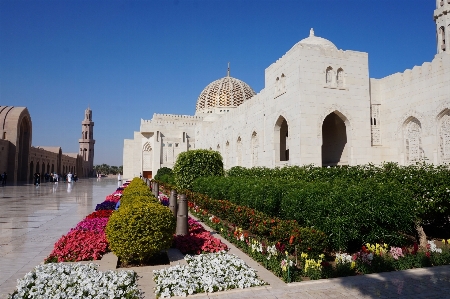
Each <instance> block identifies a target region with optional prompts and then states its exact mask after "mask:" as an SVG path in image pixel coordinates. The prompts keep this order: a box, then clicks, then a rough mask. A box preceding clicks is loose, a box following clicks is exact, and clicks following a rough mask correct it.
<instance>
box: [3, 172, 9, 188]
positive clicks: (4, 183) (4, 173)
mask: <svg viewBox="0 0 450 299" xmlns="http://www.w3.org/2000/svg"><path fill="white" fill-rule="evenodd" d="M7 177H8V175H7V174H6V171H5V172H3V174H2V186H6V178H7Z"/></svg>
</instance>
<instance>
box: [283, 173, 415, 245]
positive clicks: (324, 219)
mask: <svg viewBox="0 0 450 299" xmlns="http://www.w3.org/2000/svg"><path fill="white" fill-rule="evenodd" d="M415 207H416V205H415V203H414V201H413V200H412V192H410V191H407V190H403V189H402V188H400V186H399V184H396V183H386V184H382V183H377V182H376V181H374V180H370V179H369V180H366V181H363V182H359V183H358V184H353V185H348V184H345V182H342V183H338V182H337V181H335V182H333V183H310V184H308V186H305V188H300V189H292V190H290V191H289V192H288V193H287V194H286V196H285V197H284V198H283V201H282V203H281V207H280V214H281V218H283V219H294V220H297V221H298V223H299V224H300V225H303V226H314V227H317V228H318V229H320V230H322V231H324V232H325V233H326V234H327V236H328V241H329V244H330V245H331V248H333V249H334V250H340V249H342V250H346V249H349V247H359V246H361V244H364V243H366V242H369V243H380V242H381V243H387V244H390V245H395V246H400V245H404V244H405V241H406V238H405V237H406V236H405V235H406V234H409V235H411V234H413V235H414V223H415V220H416V211H415Z"/></svg>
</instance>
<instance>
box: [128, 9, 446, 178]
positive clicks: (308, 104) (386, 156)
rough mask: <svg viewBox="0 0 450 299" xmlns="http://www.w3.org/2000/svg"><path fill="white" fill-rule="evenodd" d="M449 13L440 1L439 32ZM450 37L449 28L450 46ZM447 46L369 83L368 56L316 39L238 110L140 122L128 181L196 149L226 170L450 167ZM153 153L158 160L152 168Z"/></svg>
mask: <svg viewBox="0 0 450 299" xmlns="http://www.w3.org/2000/svg"><path fill="white" fill-rule="evenodd" d="M449 9H450V4H448V3H447V2H445V3H444V5H441V2H440V1H437V9H436V10H435V12H434V17H435V21H436V28H437V29H436V30H437V31H436V32H438V31H439V28H440V27H442V26H447V27H448V26H449V24H450V17H449V16H448V14H445V13H444V12H448V10H449ZM447 27H446V28H447ZM449 34H450V27H449V28H448V30H447V29H446V31H445V40H446V42H445V44H446V45H448V44H449V43H450V36H449V37H447V35H449ZM439 43H441V44H439ZM442 44H443V40H442V37H441V39H439V36H437V46H438V51H437V52H438V54H437V55H436V56H435V58H434V59H433V61H432V62H431V63H424V64H423V65H422V66H420V67H418V66H416V67H414V68H413V69H411V70H406V71H404V72H403V73H397V74H393V75H391V76H388V77H385V78H382V79H370V78H369V67H368V54H367V53H364V52H356V51H344V50H338V49H337V48H335V47H334V45H333V44H332V43H331V42H329V41H327V40H325V39H321V38H317V37H315V36H314V34H313V30H311V35H310V37H309V38H307V39H304V40H302V41H300V42H298V43H297V44H295V45H294V46H293V47H292V48H291V49H290V50H289V51H287V52H286V54H284V55H283V56H282V57H281V58H279V59H278V60H277V61H276V62H274V63H273V64H271V65H270V66H269V67H268V68H267V69H266V70H265V87H264V89H263V90H261V91H260V92H259V93H258V94H256V95H255V96H253V97H252V98H251V99H249V100H247V101H245V102H244V103H243V104H242V105H240V106H239V107H236V108H233V109H227V111H226V112H224V110H223V109H222V108H223V107H221V108H220V109H219V108H217V109H215V110H214V109H212V110H211V113H208V114H199V115H196V116H188V115H169V114H154V115H153V118H152V120H141V127H140V131H139V132H135V135H134V139H133V140H125V142H124V176H125V177H129V178H131V177H132V176H136V175H139V173H140V172H142V170H143V168H149V167H151V168H152V169H153V174H156V172H157V170H158V169H159V168H160V167H164V166H166V167H173V164H174V162H175V161H176V158H177V155H178V154H179V153H180V152H182V151H185V150H190V149H195V148H201V149H212V150H217V151H219V152H220V153H221V154H222V157H223V160H224V165H225V168H227V169H229V168H231V167H233V166H244V167H254V166H266V167H276V166H283V165H305V164H314V165H316V166H327V165H358V164H367V163H375V164H380V163H382V162H384V161H393V162H398V163H400V164H401V165H408V164H413V163H416V162H417V161H419V160H427V162H431V163H435V164H442V163H450V96H449V95H450V55H449V53H450V49H445V50H444V47H442V46H441V45H442ZM193 105H194V102H193ZM221 109H222V110H221ZM213 110H214V111H213ZM228 110H229V111H228ZM286 124H287V125H286ZM323 130H324V131H323ZM323 132H324V134H323ZM149 147H151V152H152V155H153V159H152V162H145V163H147V164H145V163H144V164H145V165H143V162H142V156H143V152H144V150H145V148H149ZM147 154H148V153H147Z"/></svg>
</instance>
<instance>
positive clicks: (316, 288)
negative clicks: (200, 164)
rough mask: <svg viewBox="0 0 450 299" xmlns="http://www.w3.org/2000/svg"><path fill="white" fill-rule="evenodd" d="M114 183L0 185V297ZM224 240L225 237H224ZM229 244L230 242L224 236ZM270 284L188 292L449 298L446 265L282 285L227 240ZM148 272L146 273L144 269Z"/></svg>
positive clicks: (227, 296) (146, 284) (144, 280)
mask: <svg viewBox="0 0 450 299" xmlns="http://www.w3.org/2000/svg"><path fill="white" fill-rule="evenodd" d="M116 186H117V181H116V180H115V179H105V178H102V179H100V180H99V181H97V179H89V180H80V181H79V182H77V183H75V184H73V186H68V185H67V184H64V183H58V185H56V186H55V184H50V183H47V184H43V185H41V186H40V187H35V186H33V185H22V186H7V187H0V298H6V296H7V294H8V293H11V292H12V291H13V290H14V287H15V285H16V280H17V279H19V278H22V277H23V276H24V275H25V273H27V272H29V271H30V270H31V269H32V268H33V267H34V266H36V265H38V264H40V263H41V262H42V261H43V260H44V258H45V257H46V256H48V254H49V253H50V252H51V250H52V249H53V244H54V243H55V242H56V241H57V240H58V239H59V238H60V237H61V235H63V234H66V233H67V232H68V231H69V229H70V228H72V227H74V226H75V225H76V224H77V223H78V222H79V221H80V220H81V219H83V218H84V217H85V216H86V215H88V214H89V213H91V212H92V211H93V210H94V208H95V205H96V204H98V203H100V202H102V201H103V200H104V198H105V196H106V195H108V194H110V193H112V192H113V191H114V190H115V187H116ZM225 242H227V241H225ZM227 244H229V243H228V242H227ZM229 247H230V248H231V252H232V253H234V254H237V255H238V256H240V257H241V258H243V259H244V260H245V261H246V262H247V263H248V264H249V265H250V266H251V267H253V268H255V269H256V270H257V271H258V274H259V275H260V277H261V278H262V279H264V280H265V281H268V282H270V285H269V286H264V287H257V288H251V289H246V290H233V291H227V292H220V293H212V294H198V295H193V296H189V297H192V298H196V299H206V298H218V299H231V298H233V299H235V298H236V299H246V298H260V299H266V298H274V299H275V298H276V299H288V298H450V266H441V267H433V268H424V269H413V270H407V271H399V272H390V273H381V274H372V275H365V276H356V277H346V278H336V279H329V280H318V281H307V282H300V283H292V284H289V285H286V284H284V283H282V282H281V281H280V280H279V279H278V278H277V277H275V276H274V275H273V274H271V273H270V272H268V271H267V270H266V269H264V268H263V267H262V266H260V265H259V264H257V263H255V262H254V261H253V260H251V259H250V258H249V257H247V256H246V255H245V254H243V253H242V252H241V251H239V250H238V249H236V248H235V247H234V246H233V245H231V244H229ZM145 268H147V267H143V268H141V269H136V270H137V271H138V273H139V275H141V279H140V280H139V284H140V285H141V286H142V288H143V289H144V290H145V295H146V296H145V297H146V298H154V295H153V293H152V288H151V271H146V269H145ZM146 272H148V273H147V274H144V273H146Z"/></svg>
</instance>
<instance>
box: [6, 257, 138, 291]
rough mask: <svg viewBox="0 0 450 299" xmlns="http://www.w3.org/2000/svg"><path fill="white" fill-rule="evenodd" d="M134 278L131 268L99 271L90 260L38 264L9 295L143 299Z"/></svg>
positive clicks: (18, 282) (135, 276)
mask: <svg viewBox="0 0 450 299" xmlns="http://www.w3.org/2000/svg"><path fill="white" fill-rule="evenodd" d="M136 279H137V275H136V273H135V272H134V271H119V272H116V271H106V272H101V271H98V270H97V265H95V264H92V263H91V264H87V265H81V264H73V265H67V264H46V265H39V266H36V267H35V268H34V269H33V270H32V271H31V272H28V273H27V274H25V277H24V278H22V279H19V280H18V281H17V287H16V290H15V291H14V292H13V293H12V294H10V295H9V296H8V298H9V299H19V298H111V299H112V298H114V299H115V298H117V299H119V298H127V299H138V298H143V295H142V293H141V291H140V290H139V289H138V287H137V284H136Z"/></svg>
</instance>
